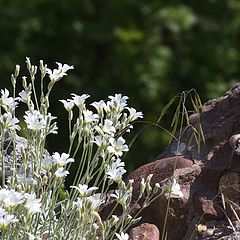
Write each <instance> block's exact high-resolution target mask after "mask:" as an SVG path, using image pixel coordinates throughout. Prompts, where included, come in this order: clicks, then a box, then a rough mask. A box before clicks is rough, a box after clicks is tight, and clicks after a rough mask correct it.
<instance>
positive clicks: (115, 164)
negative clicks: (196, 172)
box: [0, 58, 182, 240]
mask: <svg viewBox="0 0 240 240" xmlns="http://www.w3.org/2000/svg"><path fill="white" fill-rule="evenodd" d="M26 64H27V69H28V72H29V75H30V77H29V78H27V77H25V76H23V77H22V87H23V90H22V91H20V92H19V93H18V94H17V93H16V86H17V84H19V80H18V77H19V72H20V67H19V65H17V66H16V70H15V73H14V74H12V76H11V82H12V86H13V94H12V96H11V95H10V93H9V91H8V90H7V89H4V90H1V98H0V138H1V144H0V164H1V171H0V173H1V186H2V187H1V189H0V235H1V239H31V240H35V239H59V240H60V239H81V240H82V239H88V240H90V239H119V240H125V239H128V238H129V237H128V234H127V233H126V231H127V229H128V228H129V227H130V226H131V225H132V224H135V223H136V222H137V221H138V220H139V215H138V213H137V214H135V215H134V216H131V211H130V210H129V208H130V204H131V201H132V191H133V180H131V181H129V182H128V183H125V182H124V181H123V180H122V177H123V174H124V173H125V172H126V170H125V168H124V167H125V164H124V162H123V161H122V160H121V158H122V156H123V154H124V153H126V152H128V151H129V148H128V145H127V144H126V141H125V139H124V138H123V135H124V134H125V133H128V132H130V131H131V129H132V128H133V125H132V124H133V122H134V121H135V120H137V119H139V118H142V117H143V114H142V112H137V111H136V110H135V109H134V108H131V107H128V106H127V99H128V97H126V96H122V95H121V94H115V95H114V96H109V99H108V100H107V101H103V100H101V101H99V102H93V103H91V104H90V105H89V106H88V108H89V109H88V108H87V104H86V100H87V99H88V98H89V97H90V96H89V95H87V94H83V95H81V96H80V95H77V94H74V93H73V94H71V98H69V99H67V100H60V101H61V102H62V103H63V107H64V108H65V109H66V111H67V113H68V122H69V123H68V126H69V149H68V152H67V153H64V152H63V153H58V152H55V153H53V154H52V155H50V154H47V155H46V154H45V152H46V150H45V144H46V138H47V136H48V135H49V134H57V131H58V127H57V122H56V117H54V116H52V114H51V113H50V112H49V106H50V101H49V97H50V93H51V91H52V89H53V86H54V85H55V84H56V83H57V82H58V81H59V80H60V79H61V78H62V77H63V76H65V75H67V71H69V70H70V69H73V66H69V65H67V64H61V63H57V65H58V68H57V69H53V70H51V69H49V68H47V65H44V63H43V61H40V65H39V69H40V86H41V92H40V96H38V94H37V91H36V89H35V78H36V74H37V70H38V67H37V66H34V65H32V64H31V62H30V59H29V58H27V59H26ZM46 77H48V78H49V79H50V80H48V83H47V85H46V86H45V78H46ZM22 104H25V105H26V106H27V110H26V111H25V112H24V115H23V117H22V119H21V121H20V120H19V119H20V118H19V119H18V118H17V111H18V108H19V106H20V105H22ZM20 126H21V127H20ZM20 130H21V131H23V132H24V133H25V139H26V142H27V146H25V147H24V146H21V148H20V150H21V151H20V160H21V162H20V164H19V157H18V156H17V154H18V153H17V151H16V148H17V146H16V145H17V143H16V139H17V137H18V134H17V133H18V131H20ZM6 135H9V136H10V138H11V144H12V153H11V154H12V161H11V163H10V164H11V166H10V169H11V170H10V172H7V171H6V158H7V155H8V154H9V151H8V150H9V149H8V148H9V145H8V146H6V144H5V139H6ZM79 153H80V154H79ZM79 155H80V159H77V158H76V157H77V156H79ZM75 158H76V159H75ZM73 162H77V166H78V167H77V173H76V175H75V178H74V181H73V183H72V186H71V187H70V190H69V191H67V190H66V191H65V196H64V197H60V194H61V189H62V187H63V186H64V182H65V178H66V176H67V175H68V174H69V169H70V166H71V164H72V163H73ZM75 164H76V163H75ZM151 177H152V176H149V177H148V178H147V179H146V180H145V179H143V180H142V182H141V187H140V191H139V197H138V200H140V199H141V198H142V196H143V195H144V199H145V200H144V203H143V207H146V206H148V205H149V204H150V203H151V202H152V201H153V200H154V199H155V198H156V197H158V196H159V194H162V191H160V185H159V184H156V186H154V187H152V186H151V184H150V182H151ZM113 183H115V184H116V185H117V190H115V191H114V192H112V193H111V194H109V193H108V192H109V188H110V186H111V185H112V184H113ZM166 194H167V196H168V197H171V196H173V197H174V196H176V195H177V196H180V197H181V196H182V193H181V191H180V188H179V185H178V184H177V183H176V181H174V182H173V185H172V188H171V189H170V190H169V189H168V190H167V191H165V195H166ZM109 199H114V200H115V203H116V206H117V205H121V207H122V214H121V215H120V216H116V215H114V214H113V213H114V209H113V211H112V213H111V214H110V215H109V216H108V217H107V219H105V220H103V219H101V216H100V214H99V209H100V207H101V206H102V205H104V204H105V203H106V202H107V201H108V200H109Z"/></svg>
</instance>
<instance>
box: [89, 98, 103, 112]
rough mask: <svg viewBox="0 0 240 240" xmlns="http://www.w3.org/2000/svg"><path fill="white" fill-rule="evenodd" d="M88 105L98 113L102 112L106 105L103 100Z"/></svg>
mask: <svg viewBox="0 0 240 240" xmlns="http://www.w3.org/2000/svg"><path fill="white" fill-rule="evenodd" d="M90 105H92V106H93V107H95V108H96V110H97V111H98V112H102V111H103V109H104V108H105V107H106V103H105V102H104V101H103V100H101V101H99V102H93V103H92V104H90Z"/></svg>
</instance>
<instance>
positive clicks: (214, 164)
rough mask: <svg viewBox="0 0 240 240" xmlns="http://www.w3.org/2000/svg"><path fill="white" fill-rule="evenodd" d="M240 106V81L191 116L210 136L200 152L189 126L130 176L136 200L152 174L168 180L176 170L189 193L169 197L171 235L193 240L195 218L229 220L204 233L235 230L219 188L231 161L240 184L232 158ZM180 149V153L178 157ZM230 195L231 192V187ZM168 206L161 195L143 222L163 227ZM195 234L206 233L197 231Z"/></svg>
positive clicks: (175, 239)
mask: <svg viewBox="0 0 240 240" xmlns="http://www.w3.org/2000/svg"><path fill="white" fill-rule="evenodd" d="M239 106H240V84H238V85H236V86H234V87H233V88H232V89H230V90H229V91H228V92H227V93H226V94H225V95H224V96H223V97H220V98H217V99H213V100H211V101H208V102H207V103H205V104H204V105H203V107H202V111H201V113H200V114H195V115H192V116H191V117H190V119H189V124H190V125H193V126H194V128H196V129H200V127H199V126H200V125H199V124H201V127H202V130H203V134H204V139H205V141H203V140H202V141H201V142H200V151H199V147H198V145H197V143H196V141H195V140H192V137H191V136H192V134H193V130H192V128H191V127H188V128H187V130H186V131H184V134H183V135H181V136H178V134H176V139H180V140H181V142H179V141H176V140H173V141H172V142H171V144H170V145H169V147H168V148H167V149H166V151H165V152H163V153H162V154H160V155H159V156H158V157H156V158H155V159H154V161H153V162H151V163H148V164H145V165H143V166H141V167H140V168H138V169H137V170H135V171H134V172H132V173H131V174H130V175H129V176H128V177H127V180H129V179H134V185H133V188H134V198H133V199H136V197H137V196H138V190H139V186H140V181H141V179H142V178H146V177H147V176H148V175H149V174H153V177H152V182H151V183H152V185H154V184H155V183H157V182H162V181H163V182H164V181H166V179H169V177H171V176H173V173H174V176H175V177H176V180H177V182H178V183H179V184H180V187H181V190H182V192H183V193H184V197H183V198H181V199H179V198H178V199H171V200H170V207H169V211H168V220H167V230H168V240H181V239H190V236H191V234H192V232H193V231H194V229H195V226H196V223H199V224H200V223H201V221H209V220H214V221H216V224H217V223H218V222H221V221H224V224H222V225H221V226H224V227H222V228H221V226H218V229H217V230H218V233H217V231H216V232H214V233H213V236H214V238H211V237H212V236H205V239H220V237H219V238H216V237H217V236H221V237H223V236H227V235H229V236H231V234H232V233H230V232H229V231H227V229H228V228H229V223H228V222H227V220H226V218H225V214H224V212H223V211H222V209H223V204H222V199H221V197H220V191H219V187H221V186H222V187H223V186H224V184H223V183H224V182H226V181H223V180H224V179H223V178H222V176H223V175H224V174H225V172H226V170H227V169H228V168H229V166H230V167H231V168H232V169H235V170H234V171H235V172H236V173H237V174H234V176H235V177H236V179H235V178H234V183H235V182H238V183H239V178H238V174H239V172H240V170H239V169H240V167H239V169H238V165H239V166H240V164H239V162H240V161H235V160H234V161H232V158H233V151H234V150H233V148H234V145H235V144H236V141H237V139H236V138H237V137H236V136H239V135H238V134H240V124H239V119H240V111H239ZM232 136H234V137H232ZM231 137H232V138H231ZM176 154H177V155H179V156H175V155H176ZM238 159H240V157H238V158H237V160H238ZM234 166H237V168H236V167H234ZM219 181H220V186H219ZM226 195H229V193H228V191H226ZM166 206H167V201H166V199H165V198H164V197H160V198H159V199H156V201H155V202H153V203H152V204H151V205H150V206H149V207H148V208H147V209H145V210H143V211H142V215H141V216H142V221H141V223H143V222H144V223H146V222H148V223H153V224H155V225H156V226H157V227H158V228H159V229H160V232H162V227H163V221H164V215H165V211H166ZM210 233H212V230H210ZM194 239H204V238H203V236H199V235H196V236H195V238H194ZM221 239H224V238H221ZM226 239H227V238H226ZM233 239H235V238H233ZM238 239H240V238H238Z"/></svg>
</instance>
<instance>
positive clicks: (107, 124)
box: [102, 119, 116, 134]
mask: <svg viewBox="0 0 240 240" xmlns="http://www.w3.org/2000/svg"><path fill="white" fill-rule="evenodd" d="M102 130H103V132H105V133H108V134H111V133H115V132H116V129H115V127H114V126H113V122H112V121H111V120H109V119H105V120H104V125H103V127H102Z"/></svg>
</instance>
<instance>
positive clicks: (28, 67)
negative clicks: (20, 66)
mask: <svg viewBox="0 0 240 240" xmlns="http://www.w3.org/2000/svg"><path fill="white" fill-rule="evenodd" d="M26 63H27V69H28V71H30V70H31V62H30V58H29V57H26Z"/></svg>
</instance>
